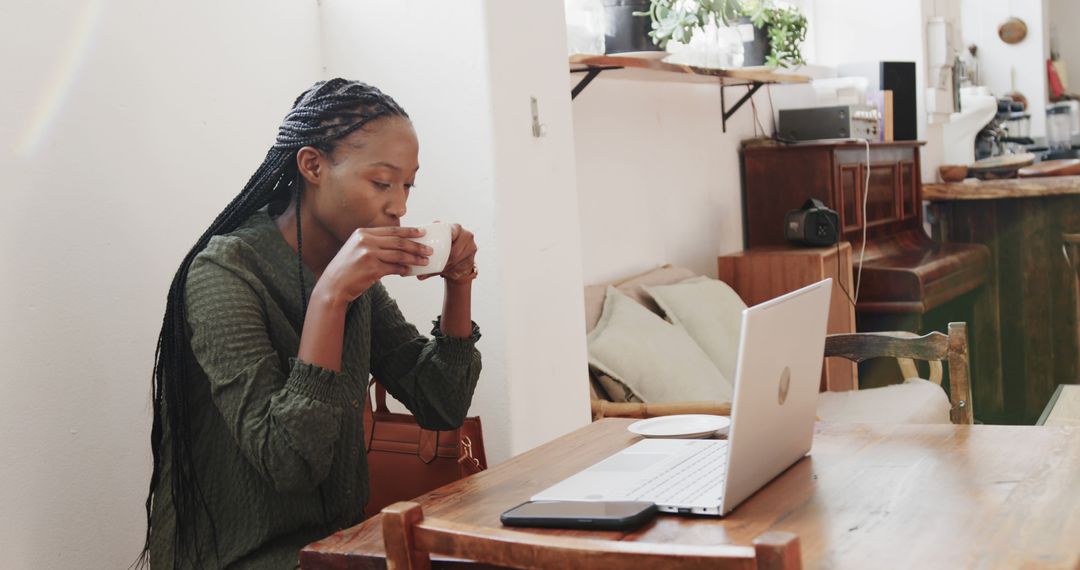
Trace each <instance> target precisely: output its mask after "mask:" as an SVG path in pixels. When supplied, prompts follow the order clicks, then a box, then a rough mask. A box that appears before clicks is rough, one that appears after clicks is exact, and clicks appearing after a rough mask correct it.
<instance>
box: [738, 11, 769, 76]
mask: <svg viewBox="0 0 1080 570" xmlns="http://www.w3.org/2000/svg"><path fill="white" fill-rule="evenodd" d="M738 26H739V32H740V33H742V32H743V30H745V29H746V28H744V27H743V26H750V27H751V28H753V30H754V39H753V40H751V41H748V42H745V41H744V42H743V67H750V66H754V65H765V58H766V57H768V55H769V29H768V26H766V27H764V28H759V27H757V26H755V25H753V24H751V23H750V18H747V17H746V16H742V17H740V18H739V23H738ZM748 35H749V34H743V38H746V37H747V36H748Z"/></svg>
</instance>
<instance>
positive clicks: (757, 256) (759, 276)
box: [717, 242, 858, 391]
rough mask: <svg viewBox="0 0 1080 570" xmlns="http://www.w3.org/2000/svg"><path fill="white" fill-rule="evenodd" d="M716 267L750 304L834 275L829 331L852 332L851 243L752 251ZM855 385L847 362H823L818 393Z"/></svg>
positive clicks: (720, 261) (722, 259) (719, 262)
mask: <svg viewBox="0 0 1080 570" xmlns="http://www.w3.org/2000/svg"><path fill="white" fill-rule="evenodd" d="M717 266H718V270H717V273H718V278H719V279H720V280H721V281H723V282H724V283H727V284H728V285H730V286H731V288H732V289H734V290H735V292H736V293H738V294H739V296H740V297H742V299H743V301H744V302H745V303H746V304H748V305H756V304H758V303H761V302H763V301H768V300H769V299H772V298H774V297H778V296H780V295H783V294H784V293H790V292H792V291H794V290H796V289H799V288H800V287H805V286H806V285H810V284H811V283H817V282H818V281H821V280H822V279H825V278H828V277H832V279H833V292H832V299H831V301H830V304H829V327H828V332H829V333H830V334H832V333H850V332H855V306H854V305H853V304H852V303H851V299H850V298H849V292H850V291H852V285H851V283H852V279H851V245H850V244H848V243H847V242H843V243H840V244H839V246H836V247H822V248H793V247H788V246H783V247H763V248H756V249H751V250H747V251H741V252H739V253H734V254H731V255H725V256H721V257H720V258H718V260H717ZM856 387H858V380H857V379H856V373H855V365H854V364H853V363H852V362H851V361H849V360H844V359H841V358H830V359H828V360H826V361H825V367H824V368H823V369H822V377H821V389H822V390H834V391H835V390H852V389H855V388H856Z"/></svg>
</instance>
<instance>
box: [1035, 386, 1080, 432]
mask: <svg viewBox="0 0 1080 570" xmlns="http://www.w3.org/2000/svg"><path fill="white" fill-rule="evenodd" d="M1037 424H1038V425H1041V426H1043V425H1046V426H1080V386H1078V385H1071V386H1069V385H1065V384H1059V385H1058V387H1057V390H1054V395H1053V396H1051V397H1050V403H1049V404H1046V409H1045V410H1043V414H1042V416H1040V417H1039V421H1038V422H1037Z"/></svg>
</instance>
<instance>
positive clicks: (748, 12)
mask: <svg viewBox="0 0 1080 570" xmlns="http://www.w3.org/2000/svg"><path fill="white" fill-rule="evenodd" d="M740 14H741V15H742V16H743V17H744V18H746V19H747V20H748V21H749V22H750V23H751V24H753V26H754V38H755V42H754V44H756V45H757V46H760V44H759V43H758V42H757V40H758V38H759V36H760V35H763V36H765V38H767V43H768V47H767V49H765V50H762V49H760V47H759V48H758V49H757V50H756V52H758V53H760V52H762V51H764V61H760V59H759V58H760V57H761V56H760V55H757V53H751V51H754V50H751V49H748V50H747V52H746V56H747V57H746V61H745V65H761V64H762V63H764V64H765V65H768V66H769V67H794V66H796V65H803V64H805V63H806V60H804V59H803V57H802V52H801V51H800V50H799V45H800V44H802V42H804V41H806V16H804V15H803V14H802V12H800V11H799V9H798V8H796V7H794V6H778V5H776V3H774V2H773V1H772V0H743V1H742V4H741V6H740ZM759 31H763V32H764V33H761V32H759ZM747 47H750V46H747ZM751 56H754V57H751Z"/></svg>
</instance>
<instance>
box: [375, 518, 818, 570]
mask: <svg viewBox="0 0 1080 570" xmlns="http://www.w3.org/2000/svg"><path fill="white" fill-rule="evenodd" d="M382 517H383V519H382V528H383V541H384V543H385V545H386V566H387V568H388V569H390V570H399V569H400V570H404V569H408V570H426V569H428V568H431V558H430V554H441V555H445V556H450V557H454V558H462V559H465V560H474V561H476V562H482V563H485V564H492V565H497V566H500V567H507V568H535V569H549V568H576V569H604V570H607V569H608V568H619V569H621V570H655V569H656V568H664V569H665V570H679V569H687V570H689V569H698V568H701V569H704V568H709V569H720V570H723V569H727V568H731V569H734V568H739V569H747V570H749V569H755V568H756V569H768V570H795V569H798V568H802V562H801V555H800V551H799V539H798V537H796V536H795V535H794V534H791V533H786V532H766V533H764V534H761V535H760V536H758V538H756V539H755V540H754V545H753V546H689V545H676V544H647V543H640V542H629V541H618V540H596V539H585V538H574V537H566V536H558V535H551V534H539V533H528V532H517V531H510V530H503V529H498V528H486V527H476V526H469V525H464V524H460V523H454V522H450V521H442V520H438V519H425V518H424V512H423V510H422V509H421V507H420V505H418V504H417V503H411V502H401V503H395V504H393V505H390V506H389V507H386V508H385V509H383V511H382Z"/></svg>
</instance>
